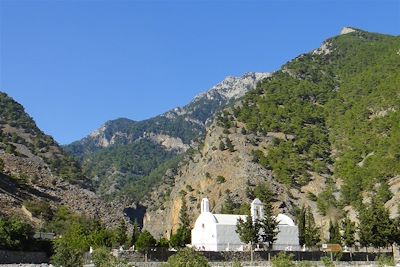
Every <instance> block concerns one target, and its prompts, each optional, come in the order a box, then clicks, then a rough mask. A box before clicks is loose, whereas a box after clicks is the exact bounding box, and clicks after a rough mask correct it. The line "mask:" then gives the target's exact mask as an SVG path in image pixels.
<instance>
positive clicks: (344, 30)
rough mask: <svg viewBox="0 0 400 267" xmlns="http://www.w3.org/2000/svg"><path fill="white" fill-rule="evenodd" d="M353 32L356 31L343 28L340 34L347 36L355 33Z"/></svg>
mask: <svg viewBox="0 0 400 267" xmlns="http://www.w3.org/2000/svg"><path fill="white" fill-rule="evenodd" d="M355 31H357V30H356V29H353V28H351V27H344V28H343V29H342V30H341V31H340V34H341V35H343V34H348V33H351V32H355Z"/></svg>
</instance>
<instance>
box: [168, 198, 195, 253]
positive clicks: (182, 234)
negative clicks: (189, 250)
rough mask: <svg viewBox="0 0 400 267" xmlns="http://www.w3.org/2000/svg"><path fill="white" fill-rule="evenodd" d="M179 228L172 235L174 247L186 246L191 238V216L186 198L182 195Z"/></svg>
mask: <svg viewBox="0 0 400 267" xmlns="http://www.w3.org/2000/svg"><path fill="white" fill-rule="evenodd" d="M179 220H180V224H179V228H178V230H177V231H176V233H175V234H174V235H172V236H171V245H172V246H173V247H174V248H177V247H185V246H186V244H189V243H190V240H191V229H190V218H189V214H188V211H187V205H186V199H185V197H184V196H182V205H181V210H180V212H179Z"/></svg>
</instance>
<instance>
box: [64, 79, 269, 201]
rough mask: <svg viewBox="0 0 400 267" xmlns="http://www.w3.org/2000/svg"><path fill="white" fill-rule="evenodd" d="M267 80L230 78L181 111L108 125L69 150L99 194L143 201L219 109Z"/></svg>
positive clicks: (200, 134) (114, 121) (75, 143)
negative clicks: (94, 178)
mask: <svg viewBox="0 0 400 267" xmlns="http://www.w3.org/2000/svg"><path fill="white" fill-rule="evenodd" d="M266 77H269V74H268V73H247V74H245V75H244V76H242V77H227V78H226V79H225V80H223V81H222V82H221V83H219V84H217V85H216V86H214V87H213V88H211V89H210V90H209V91H207V92H205V93H202V94H200V95H198V96H197V97H195V99H194V100H193V101H192V102H190V103H189V104H188V105H186V106H184V107H182V108H175V109H173V110H171V111H168V112H166V113H164V114H162V115H159V116H156V117H154V118H151V119H148V120H144V121H132V120H129V119H124V118H122V119H117V120H113V121H109V122H106V123H105V124H104V125H103V126H102V127H101V128H100V129H98V130H97V131H95V132H93V133H92V134H90V135H89V136H87V137H85V138H83V139H82V140H80V141H77V142H74V143H72V144H70V145H67V146H66V147H65V149H66V150H67V151H68V152H70V153H71V154H72V155H74V156H75V157H77V158H79V159H81V161H82V163H83V167H84V170H85V173H86V174H87V175H88V176H92V177H98V179H97V183H96V184H97V188H98V193H99V194H100V195H102V196H103V197H111V198H112V197H115V196H116V195H128V196H129V197H131V198H132V199H133V200H139V199H141V198H142V197H143V196H144V195H145V194H146V193H147V192H148V190H150V188H151V186H153V185H154V184H155V183H157V181H159V180H160V178H161V177H160V176H161V175H162V174H163V173H164V172H165V171H166V169H168V168H173V167H174V166H175V165H176V163H177V162H178V161H179V156H180V155H181V154H182V153H184V152H186V151H187V150H188V149H189V148H190V147H191V146H193V145H194V144H195V143H196V142H198V141H199V140H201V139H203V138H204V133H205V126H206V124H207V123H208V121H210V119H211V118H212V117H213V116H214V115H215V114H216V113H217V112H218V111H219V110H221V109H222V108H223V107H225V106H227V105H229V103H231V101H233V100H235V99H237V98H239V97H241V96H243V95H244V94H245V93H246V92H248V91H249V90H251V89H254V88H255V85H256V84H257V82H258V81H260V80H261V79H263V78H266ZM121 190H122V194H121V193H119V192H121Z"/></svg>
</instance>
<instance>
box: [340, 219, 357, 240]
mask: <svg viewBox="0 0 400 267" xmlns="http://www.w3.org/2000/svg"><path fill="white" fill-rule="evenodd" d="M341 230H342V233H343V234H342V236H341V237H342V241H343V244H344V245H345V246H347V247H352V246H354V244H355V242H356V239H355V233H356V224H355V222H352V221H351V220H350V218H349V217H348V216H346V218H344V220H343V221H342V223H341Z"/></svg>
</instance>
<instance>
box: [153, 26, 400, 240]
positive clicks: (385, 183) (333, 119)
mask: <svg viewBox="0 0 400 267" xmlns="http://www.w3.org/2000/svg"><path fill="white" fill-rule="evenodd" d="M345 32H346V34H341V35H339V36H336V37H333V38H330V39H328V40H326V41H325V42H324V43H323V44H322V45H321V47H320V48H318V49H316V50H314V51H311V52H310V53H306V54H303V55H300V56H299V57H297V58H295V59H293V60H292V61H290V62H288V63H287V64H285V65H283V67H282V68H281V69H280V70H278V71H276V72H275V73H273V74H272V76H271V77H269V78H266V79H264V80H262V81H261V82H260V83H259V84H258V86H257V88H256V89H255V90H252V91H250V92H248V93H247V94H246V95H245V96H244V97H243V98H242V99H240V100H239V101H237V102H236V103H235V104H234V105H233V106H231V107H229V108H227V109H225V110H224V111H223V112H222V113H220V115H219V116H218V117H217V119H216V121H215V122H214V123H213V124H212V125H211V126H210V127H208V129H207V133H206V139H205V142H204V145H203V146H202V149H200V151H199V153H198V154H196V155H195V156H193V157H192V160H190V161H189V162H188V163H187V164H184V165H183V166H181V168H179V169H178V175H176V176H175V177H174V181H175V182H174V187H173V189H172V191H171V192H168V196H164V197H163V198H161V199H159V200H154V196H155V195H164V194H163V192H164V191H165V190H166V187H165V186H163V185H161V186H160V188H159V189H158V190H157V191H155V192H153V194H152V195H151V196H150V197H149V198H148V199H147V205H148V206H149V207H152V209H151V210H149V211H148V214H147V216H146V227H147V228H148V229H150V230H151V231H154V233H155V234H159V233H160V230H159V228H160V225H157V221H158V220H159V219H160V214H162V216H164V217H165V216H166V217H167V218H168V219H167V221H171V223H167V224H163V227H164V229H163V231H162V232H161V233H164V234H165V233H166V232H167V233H168V231H170V229H176V226H177V224H178V221H177V220H176V218H177V214H178V212H179V209H180V206H181V201H180V198H181V197H184V198H185V199H186V201H187V203H188V209H189V210H190V211H191V212H192V214H193V217H195V215H196V214H197V212H198V210H199V209H198V205H199V202H200V200H201V198H202V197H204V196H207V197H208V198H209V199H210V203H212V204H211V205H212V206H213V212H217V213H218V212H228V213H232V212H235V213H237V212H239V213H240V212H244V211H246V210H248V207H246V203H250V201H251V199H252V198H254V197H260V198H263V197H265V195H268V196H269V197H268V201H272V202H273V207H274V209H275V212H278V211H280V212H284V213H287V214H291V216H292V217H293V218H296V217H297V216H299V212H300V210H301V208H302V206H306V207H307V206H309V209H310V211H311V212H312V214H313V216H314V217H315V219H316V222H317V224H318V225H319V226H320V227H322V229H324V232H323V233H324V234H325V235H326V233H327V230H328V227H329V225H330V224H329V221H331V220H332V221H340V220H342V219H343V218H344V217H345V216H346V215H348V216H350V218H351V220H353V221H358V220H360V218H363V214H362V211H365V210H367V209H366V206H365V205H368V203H369V202H371V199H373V200H374V201H376V202H375V203H380V204H379V205H383V204H384V205H385V207H386V208H388V209H389V210H390V214H391V216H396V214H397V213H398V203H399V201H400V193H399V190H400V123H399V122H400V111H399V110H400V38H399V37H396V36H388V35H383V34H377V33H369V32H365V31H362V30H358V29H352V28H348V29H347V30H346V31H345ZM266 201H267V200H266Z"/></svg>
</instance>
